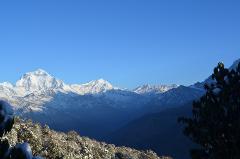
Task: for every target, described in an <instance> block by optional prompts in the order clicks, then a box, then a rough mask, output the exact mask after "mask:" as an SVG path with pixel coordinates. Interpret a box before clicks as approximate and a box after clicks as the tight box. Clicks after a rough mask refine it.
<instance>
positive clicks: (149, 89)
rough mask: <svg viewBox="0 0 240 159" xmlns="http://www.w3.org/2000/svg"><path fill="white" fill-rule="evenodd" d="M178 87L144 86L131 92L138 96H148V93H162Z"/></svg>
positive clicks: (173, 85)
mask: <svg viewBox="0 0 240 159" xmlns="http://www.w3.org/2000/svg"><path fill="white" fill-rule="evenodd" d="M177 87H178V85H176V84H172V85H149V84H144V85H142V86H139V87H137V88H136V89H134V90H133V91H134V92H135V93H138V94H146V93H147V94H149V93H154V94H156V93H164V92H166V91H168V90H170V89H173V88H177Z"/></svg>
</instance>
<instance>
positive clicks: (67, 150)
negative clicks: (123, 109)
mask: <svg viewBox="0 0 240 159" xmlns="http://www.w3.org/2000/svg"><path fill="white" fill-rule="evenodd" d="M5 137H6V138H8V140H9V142H10V144H12V145H15V144H16V143H21V142H28V143H29V144H30V146H31V148H32V151H33V154H34V155H40V156H42V157H44V158H47V159H170V157H159V156H157V155H156V153H154V152H153V151H150V150H148V151H138V150H135V149H131V148H128V147H116V146H114V145H112V144H106V143H103V142H97V141H95V140H92V139H89V138H87V137H82V136H80V135H78V134H77V133H76V132H74V131H71V132H68V133H61V132H56V131H53V130H50V129H49V127H48V126H44V127H42V126H40V125H39V124H35V123H33V122H31V121H30V120H27V121H24V120H21V119H20V118H16V120H15V124H14V127H13V129H12V131H11V132H10V133H9V134H7V136H5Z"/></svg>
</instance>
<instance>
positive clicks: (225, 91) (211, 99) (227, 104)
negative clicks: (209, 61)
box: [179, 63, 240, 159]
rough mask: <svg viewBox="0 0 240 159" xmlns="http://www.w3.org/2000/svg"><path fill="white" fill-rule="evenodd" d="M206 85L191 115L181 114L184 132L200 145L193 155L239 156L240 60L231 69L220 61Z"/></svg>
mask: <svg viewBox="0 0 240 159" xmlns="http://www.w3.org/2000/svg"><path fill="white" fill-rule="evenodd" d="M212 79H213V83H212V84H210V85H207V84H206V85H205V90H206V94H205V95H204V96H202V97H201V98H200V100H198V101H194V102H193V105H192V117H191V118H187V117H181V118H179V121H180V122H182V123H184V124H185V128H184V131H183V132H184V134H185V135H186V136H188V137H189V138H190V139H191V140H192V141H193V142H195V143H197V144H198V145H199V147H198V148H197V149H192V150H191V156H192V158H193V159H239V158H240V63H239V64H238V67H237V68H236V69H233V70H228V69H226V68H224V64H223V63H219V64H218V66H217V67H216V68H215V69H214V73H213V74H212Z"/></svg>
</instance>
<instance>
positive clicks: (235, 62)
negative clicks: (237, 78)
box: [229, 59, 240, 70]
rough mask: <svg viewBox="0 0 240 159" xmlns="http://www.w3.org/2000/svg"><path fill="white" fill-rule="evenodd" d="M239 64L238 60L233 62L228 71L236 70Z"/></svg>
mask: <svg viewBox="0 0 240 159" xmlns="http://www.w3.org/2000/svg"><path fill="white" fill-rule="evenodd" d="M239 63H240V59H238V60H236V61H234V62H233V64H232V65H231V66H230V68H229V69H230V70H232V69H236V68H237V66H238V64H239Z"/></svg>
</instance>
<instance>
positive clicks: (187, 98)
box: [0, 60, 240, 159]
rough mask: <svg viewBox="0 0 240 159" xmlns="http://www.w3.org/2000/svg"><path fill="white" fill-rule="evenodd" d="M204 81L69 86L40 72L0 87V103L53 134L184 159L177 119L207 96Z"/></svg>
mask: <svg viewBox="0 0 240 159" xmlns="http://www.w3.org/2000/svg"><path fill="white" fill-rule="evenodd" d="M239 61H240V60H238V61H236V62H235V63H234V64H233V65H232V66H231V67H230V69H233V68H234V67H235V65H236V63H237V62H239ZM206 82H211V79H209V78H208V79H207V80H205V81H203V82H198V83H196V84H193V85H191V86H182V85H175V84H173V85H157V86H151V85H143V86H140V87H137V88H136V89H134V90H127V89H121V88H118V87H115V86H112V85H111V84H110V83H109V82H108V81H105V80H103V79H99V80H95V81H90V82H89V83H85V84H66V83H64V82H63V81H62V80H59V79H57V78H55V77H53V76H51V75H50V74H48V73H47V72H46V71H44V70H41V69H39V70H36V71H34V72H29V73H26V74H25V75H23V76H22V77H21V79H20V80H19V81H17V82H16V84H14V85H13V84H11V83H9V82H4V83H0V98H1V99H4V100H5V101H8V102H9V103H10V104H11V105H13V109H14V111H15V112H16V114H17V115H19V116H21V117H22V118H27V119H32V120H33V121H36V122H39V123H41V124H42V125H44V124H47V125H49V127H50V128H52V129H54V130H58V131H64V132H68V131H70V130H75V131H77V132H78V133H80V134H81V135H83V136H88V137H91V138H94V139H97V140H100V141H107V142H109V143H114V144H117V145H127V146H133V147H135V148H138V149H149V148H150V149H152V150H154V151H155V152H157V153H158V154H161V155H162V154H167V155H168V154H169V155H171V156H172V154H173V157H174V158H176V159H182V158H184V159H185V157H186V158H187V151H188V148H187V147H186V144H189V142H188V141H186V138H185V137H183V136H182V134H181V131H180V130H181V129H180V128H179V126H178V124H177V123H176V119H177V117H178V116H182V113H185V114H189V113H190V112H191V109H190V108H191V102H192V101H193V100H195V99H198V98H199V97H201V96H202V95H203V94H204V93H205V91H204V89H203V85H204V83H206ZM166 114H168V115H166ZM159 116H160V117H159ZM118 132H121V133H118ZM143 132H144V133H143ZM169 134H170V135H171V136H169ZM127 136H132V138H131V137H129V138H127ZM123 138H124V139H126V140H121V139H123Z"/></svg>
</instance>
